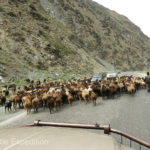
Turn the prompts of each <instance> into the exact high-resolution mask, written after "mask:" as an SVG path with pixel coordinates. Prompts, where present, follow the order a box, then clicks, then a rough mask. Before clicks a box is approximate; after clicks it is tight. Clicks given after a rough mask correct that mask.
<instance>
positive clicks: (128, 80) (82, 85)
mask: <svg viewBox="0 0 150 150" xmlns="http://www.w3.org/2000/svg"><path fill="white" fill-rule="evenodd" d="M26 82H27V84H26V85H24V86H22V87H17V86H16V85H15V84H11V85H4V86H3V89H2V90H1V91H0V104H1V105H4V106H5V112H6V111H11V107H12V106H13V109H14V110H16V109H18V107H19V108H24V109H25V110H26V111H27V114H29V113H30V112H31V110H32V109H33V110H34V112H38V108H40V107H43V109H46V108H49V111H50V113H52V112H55V111H59V109H60V108H61V107H62V106H63V105H66V104H69V105H70V106H72V103H73V102H74V101H76V100H79V101H84V102H85V104H87V103H88V102H89V101H92V103H93V105H94V106H95V105H96V100H97V98H98V97H102V98H103V99H110V98H112V99H113V98H115V97H116V96H118V95H122V94H124V93H128V94H130V95H134V94H135V92H136V91H137V90H138V89H140V88H145V87H146V84H145V82H144V79H143V78H140V77H132V76H123V77H116V78H113V79H108V80H101V81H95V82H91V78H81V79H72V80H68V81H61V82H60V81H52V80H49V79H47V80H44V81H43V82H41V81H40V80H38V81H36V82H35V81H33V80H32V81H31V80H30V79H26Z"/></svg>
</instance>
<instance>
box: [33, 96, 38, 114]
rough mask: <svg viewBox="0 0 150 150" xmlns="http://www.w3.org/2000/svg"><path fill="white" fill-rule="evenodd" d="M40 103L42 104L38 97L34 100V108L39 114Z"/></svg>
mask: <svg viewBox="0 0 150 150" xmlns="http://www.w3.org/2000/svg"><path fill="white" fill-rule="evenodd" d="M39 103H40V100H39V98H38V97H37V96H36V97H35V98H34V99H33V100H32V106H33V109H34V112H38V108H39Z"/></svg>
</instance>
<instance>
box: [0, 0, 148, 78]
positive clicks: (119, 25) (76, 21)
mask: <svg viewBox="0 0 150 150" xmlns="http://www.w3.org/2000/svg"><path fill="white" fill-rule="evenodd" d="M149 49H150V39H149V38H148V37H146V36H145V35H144V34H143V33H142V32H141V31H140V29H139V28H138V27H136V26H135V25H134V24H133V23H131V22H130V21H129V20H128V19H127V18H126V17H124V16H121V15H119V14H117V13H115V12H113V11H110V10H108V9H106V8H104V7H103V6H101V5H97V4H96V3H94V2H92V1H90V0H82V1H81V0H77V1H70V0H55V1H54V0H39V1H37V0H7V1H4V0H2V1H0V52H1V55H0V75H1V76H3V77H8V78H12V77H13V78H16V76H18V77H25V76H29V74H32V73H35V72H42V73H45V74H47V73H50V74H53V73H58V74H61V75H62V76H63V75H67V74H74V75H79V74H84V75H88V74H93V73H96V72H97V73H98V72H100V71H106V70H112V69H113V66H114V67H115V68H116V69H121V70H130V69H132V70H139V69H140V70H141V69H143V68H145V69H146V67H147V64H148V63H149V61H150V59H149Z"/></svg>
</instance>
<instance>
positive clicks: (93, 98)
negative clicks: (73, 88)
mask: <svg viewBox="0 0 150 150" xmlns="http://www.w3.org/2000/svg"><path fill="white" fill-rule="evenodd" d="M90 98H91V100H92V102H93V105H94V106H96V99H97V95H96V94H95V93H94V92H93V91H92V92H91V95H90Z"/></svg>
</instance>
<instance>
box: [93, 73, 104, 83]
mask: <svg viewBox="0 0 150 150" xmlns="http://www.w3.org/2000/svg"><path fill="white" fill-rule="evenodd" d="M102 78H103V76H102V74H97V75H94V76H93V77H92V79H91V81H92V82H96V81H100V80H102Z"/></svg>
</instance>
